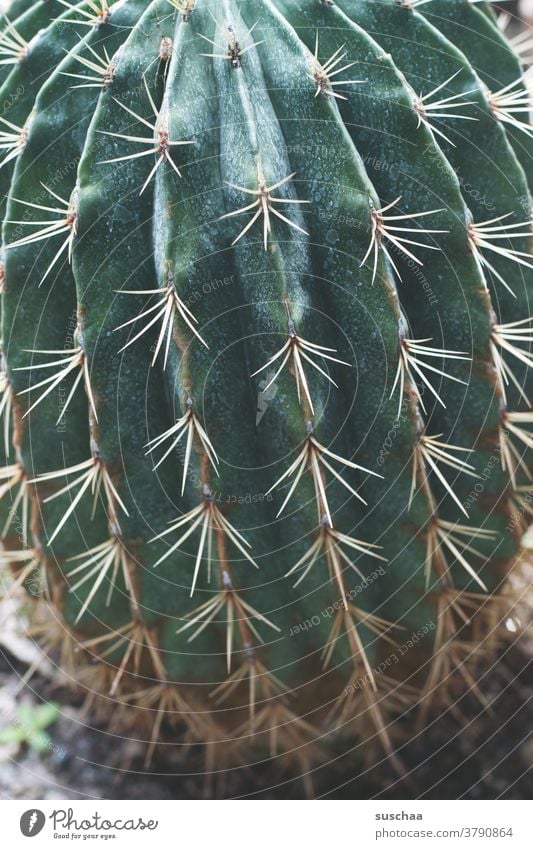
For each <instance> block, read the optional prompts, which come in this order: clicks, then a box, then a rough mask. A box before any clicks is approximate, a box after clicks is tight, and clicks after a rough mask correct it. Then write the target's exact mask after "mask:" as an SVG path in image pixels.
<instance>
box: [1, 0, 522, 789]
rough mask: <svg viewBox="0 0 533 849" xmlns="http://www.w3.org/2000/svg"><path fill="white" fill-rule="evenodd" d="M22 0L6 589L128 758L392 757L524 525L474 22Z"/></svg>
mask: <svg viewBox="0 0 533 849" xmlns="http://www.w3.org/2000/svg"><path fill="white" fill-rule="evenodd" d="M432 5H434V6H435V12H434V14H432V13H431V8H430V7H431V6H432ZM28 6H29V4H24V3H21V2H19V3H16V2H14V3H13V4H12V12H13V14H12V15H10V14H9V12H8V18H7V20H8V21H9V23H6V21H4V24H3V26H4V32H6V33H11V36H10V38H11V39H12V38H16V37H17V36H15V35H13V31H14V32H15V33H16V34H17V35H19V36H20V37H21V38H22V37H24V39H28V38H31V37H34V40H33V41H32V42H31V47H30V49H28V50H27V51H26V52H25V53H24V55H23V56H21V57H18V58H17V59H16V60H15V61H14V62H13V63H12V64H10V65H5V66H1V67H2V68H3V71H2V76H1V90H0V103H3V104H4V107H3V113H2V114H3V124H2V132H3V134H4V136H5V139H4V142H3V151H4V153H3V162H2V167H1V168H0V181H1V183H0V188H1V189H2V191H1V195H2V196H5V197H6V198H7V202H6V203H5V209H3V216H4V223H3V231H2V238H3V254H2V256H3V287H2V344H3V367H4V373H3V384H2V388H3V401H2V412H3V415H4V417H5V421H4V425H3V435H4V438H3V440H2V450H3V454H4V459H5V468H4V470H3V471H2V480H1V481H0V487H1V489H0V494H1V495H2V502H1V504H0V508H1V510H0V519H1V524H2V526H3V531H2V542H3V553H2V563H3V565H4V567H5V570H6V573H10V574H12V575H14V577H15V586H18V585H20V584H24V583H25V584H26V585H29V584H30V583H31V584H32V586H35V585H36V583H37V585H38V586H39V591H38V592H37V593H35V592H32V594H33V595H34V596H36V598H34V599H33V600H32V604H31V606H32V611H33V616H34V617H35V622H36V625H35V630H36V633H37V634H38V635H39V637H40V639H41V640H42V643H43V645H44V646H45V647H46V649H47V651H48V652H49V653H50V654H51V655H53V656H54V658H55V659H56V660H57V662H58V664H59V665H60V666H61V667H62V668H63V669H64V671H65V672H66V673H67V675H68V676H69V677H70V678H71V679H73V680H74V681H75V682H76V684H77V686H79V687H81V688H85V689H87V691H88V692H89V693H90V694H93V696H94V695H96V696H97V697H98V699H97V702H95V705H96V707H95V708H94V709H95V710H96V709H97V708H98V707H100V708H101V709H102V711H104V713H105V712H106V711H115V723H116V726H117V727H119V728H120V730H121V732H122V733H124V732H125V731H127V730H128V729H130V728H131V729H134V730H135V734H136V736H137V737H138V736H139V735H140V734H142V735H143V739H146V740H147V741H148V742H149V744H150V745H149V747H148V758H149V757H150V756H151V754H152V753H153V750H154V748H155V746H156V745H157V743H158V742H164V741H165V740H168V739H169V738H168V735H167V732H166V729H167V727H170V728H172V732H171V733H172V739H173V740H176V735H177V734H178V732H179V734H180V735H181V736H180V737H179V741H180V742H182V743H185V744H188V743H191V742H192V743H195V744H198V745H199V746H201V747H203V749H204V750H205V752H206V758H207V761H206V763H207V766H208V767H212V765H213V761H212V755H213V751H215V750H216V752H217V754H218V757H219V758H220V759H221V760H222V759H223V758H226V759H227V760H228V761H231V760H233V761H234V762H237V763H248V762H250V759H251V758H256V757H264V755H265V753H270V755H272V756H274V757H277V756H280V758H282V760H284V761H286V762H291V763H296V765H297V766H296V770H297V771H299V772H301V773H302V774H304V773H307V771H308V770H309V767H310V765H311V764H312V763H313V761H314V759H315V758H319V757H320V756H323V755H324V753H326V756H327V752H328V751H336V750H337V747H339V746H340V747H341V749H342V746H343V745H344V744H343V743H342V742H341V743H338V742H336V741H337V740H340V741H342V740H343V739H344V738H348V740H351V739H352V738H353V737H359V738H361V739H363V740H364V741H366V743H367V745H368V747H369V748H372V746H373V748H374V749H375V748H377V747H376V746H375V741H376V740H377V741H378V742H379V744H380V746H381V748H383V749H384V750H385V751H386V752H387V753H388V754H390V755H391V756H392V752H393V750H392V744H391V739H390V733H389V728H388V726H389V723H390V722H391V720H392V718H393V717H394V715H395V713H396V712H397V711H398V709H399V708H401V707H404V706H405V705H406V704H409V702H413V701H414V700H416V699H417V698H420V694H422V703H423V708H424V710H427V709H428V708H429V707H430V705H431V703H432V701H433V700H435V699H442V700H444V699H446V695H447V681H448V677H449V673H450V672H451V671H452V670H453V669H454V668H455V667H456V666H457V665H459V664H461V663H462V662H463V660H464V659H465V658H466V657H468V656H469V655H470V654H473V655H475V654H476V647H478V646H479V642H480V639H481V637H480V634H483V631H484V629H487V628H488V629H489V630H494V623H496V622H498V621H499V619H501V617H502V616H503V615H504V613H505V605H504V603H503V596H502V593H501V589H502V586H503V584H504V582H505V578H506V575H507V574H508V571H509V569H510V568H511V566H512V565H513V563H515V562H516V560H517V557H518V554H519V545H520V533H521V530H522V529H523V525H524V519H525V517H526V516H527V514H528V512H529V503H530V485H529V468H528V460H527V457H524V454H525V452H526V449H527V448H528V447H530V446H531V444H532V443H531V440H532V437H531V433H530V431H528V427H529V426H530V423H531V414H530V412H529V400H528V398H529V396H530V387H531V383H530V381H531V377H530V375H529V374H528V369H529V366H530V365H531V354H530V350H529V344H530V341H531V333H532V329H531V319H530V318H529V312H530V311H529V306H528V303H529V301H528V289H529V285H530V280H531V268H532V261H531V258H530V242H531V235H530V225H529V223H528V220H529V213H530V202H529V192H528V188H527V177H526V173H525V172H527V169H528V167H529V153H528V150H529V143H530V134H529V135H528V133H527V132H526V131H525V130H516V128H514V131H513V132H511V133H510V132H509V126H508V123H507V122H505V121H499V120H497V119H496V118H495V116H494V114H493V111H491V109H492V107H491V104H490V102H489V100H488V99H487V97H488V96H487V92H486V90H485V88H484V87H483V85H482V84H481V83H480V80H479V78H478V77H477V76H476V73H475V71H479V73H480V74H481V69H480V68H478V63H477V60H476V54H475V48H474V46H471V47H470V49H467V48H468V47H469V45H467V44H463V43H462V41H463V39H462V38H460V37H459V35H458V34H457V33H456V32H455V31H454V27H453V25H452V23H450V20H451V19H452V18H453V16H454V14H455V12H460V13H461V14H464V15H465V16H466V15H470V14H474V13H475V15H476V16H477V17H476V20H477V21H478V29H479V31H480V32H481V31H482V30H483V28H491V29H494V25H493V24H492V23H491V20H490V18H489V17H487V16H486V15H484V14H483V13H482V11H481V10H471V9H470V6H469V4H468V3H467V0H464V2H459V0H458V2H449V3H447V2H445V0H442V2H437V0H435V2H434V4H433V2H432V3H428V4H424V5H423V7H422V8H421V11H420V12H418V11H417V9H416V6H417V3H416V2H402V3H398V2H395V0H388V2H380V3H374V2H365V0H341V2H339V3H338V4H337V5H331V4H330V3H327V2H319V0H314V1H313V2H311V0H310V2H309V3H306V4H302V3H300V2H295V0H249V2H247V3H245V4H242V5H239V4H238V3H236V2H234V0H224V2H222V3H219V4H217V5H216V6H215V5H214V4H209V3H208V2H207V0H196V2H194V0H151V2H149V0H117V2H115V3H109V5H108V4H107V3H106V2H104V0H101V2H98V3H96V4H95V3H91V4H84V3H80V4H72V6H69V4H65V3H57V4H56V3H49V4H44V3H39V4H34V5H33V6H32V7H31V8H27V7H28ZM45 6H46V12H45V11H44V7H45ZM65 7H67V8H65ZM452 7H453V10H455V11H453V10H452V11H453V13H450V9H452ZM466 7H468V10H467V8H466ZM95 9H97V10H98V13H96V11H95ZM422 12H423V13H424V14H422ZM449 13H450V14H449ZM476 31H477V30H476ZM495 41H496V39H495ZM502 44H503V41H502ZM413 45H414V46H415V47H416V49H413ZM494 49H495V50H496V49H498V50H506V51H508V50H509V49H508V48H507V47H502V46H501V45H500V46H498V45H496V46H495V48H494ZM509 56H510V57H511V58H510V59H509V64H512V63H513V62H517V61H518V60H517V59H516V58H514V57H513V55H512V53H511V52H509ZM487 63H488V65H489V66H490V59H488V60H487ZM337 75H338V76H337ZM481 76H483V75H482V74H481ZM485 82H486V80H485ZM504 84H505V83H504ZM17 90H18V91H19V94H18V96H13V92H14V91H17ZM442 113H446V114H445V115H443V114H442ZM511 129H512V128H511ZM519 140H520V144H519ZM36 577H37V578H38V581H37V582H36V580H35V579H36ZM406 646H407V648H406ZM74 649H76V650H77V653H76V656H75V657H74ZM413 685H414V687H413ZM117 706H118V708H120V710H118V711H117ZM319 738H320V743H318V742H317V741H318V740H319ZM372 741H374V745H373V743H372ZM396 766H397V768H398V769H400V768H401V767H400V765H399V764H398V762H396Z"/></svg>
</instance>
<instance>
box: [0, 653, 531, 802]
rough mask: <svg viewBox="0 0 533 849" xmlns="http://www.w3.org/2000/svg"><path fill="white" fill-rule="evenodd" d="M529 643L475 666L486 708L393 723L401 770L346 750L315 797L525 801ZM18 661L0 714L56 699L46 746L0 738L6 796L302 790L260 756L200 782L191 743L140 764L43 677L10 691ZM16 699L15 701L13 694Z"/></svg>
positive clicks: (1, 676) (130, 746)
mask: <svg viewBox="0 0 533 849" xmlns="http://www.w3.org/2000/svg"><path fill="white" fill-rule="evenodd" d="M532 657H533V643H531V642H528V641H527V640H522V641H521V642H515V643H514V644H513V646H512V647H510V648H508V649H507V650H505V651H502V653H501V655H500V658H499V660H498V662H497V664H496V665H495V666H494V667H492V668H491V670H490V674H486V675H484V673H483V670H481V669H480V670H479V674H478V676H477V681H478V684H479V689H480V691H481V694H482V696H483V697H484V699H485V700H486V702H487V703H488V704H489V708H486V707H484V706H483V705H481V704H480V702H479V700H478V699H477V697H476V696H474V695H473V694H472V693H468V694H466V695H464V694H461V692H460V689H459V686H460V685H459V679H458V681H457V687H458V692H457V696H456V701H455V704H454V705H453V706H452V707H451V708H450V709H448V710H445V711H443V712H441V713H440V714H438V715H434V716H432V717H430V718H429V720H428V722H427V724H426V727H425V729H424V730H423V732H421V733H419V732H415V731H414V728H415V720H416V718H415V717H414V716H413V715H407V716H405V717H403V718H402V719H401V720H400V721H399V727H400V731H401V735H402V737H403V739H404V742H403V743H399V744H398V755H399V757H400V759H401V762H402V763H403V766H404V768H405V770H406V776H405V777H403V778H399V777H398V774H397V772H396V771H395V769H394V768H393V766H392V765H391V763H390V761H387V760H385V761H382V762H380V763H377V764H374V765H372V766H365V765H362V764H357V763H356V762H354V761H353V759H352V758H351V756H350V755H344V756H342V757H339V758H337V759H336V760H335V761H334V762H330V763H328V764H323V765H322V766H321V767H320V768H319V769H317V770H316V771H315V773H314V775H313V785H314V791H313V792H314V795H315V796H326V797H328V798H350V799H369V798H381V799H418V798H421V799H422V798H423V799H528V798H532V796H533V774H532V769H531V767H532V764H533V740H532V739H531V738H530V737H529V738H528V728H530V727H531V709H530V705H531V693H532V692H533V665H532V663H531V659H532ZM24 671H25V666H24V665H23V664H21V663H20V662H18V661H16V660H15V659H14V658H13V656H12V655H10V654H9V653H8V652H6V651H3V652H2V653H1V654H0V688H1V692H2V699H3V701H2V702H0V712H2V710H3V713H4V716H5V714H6V711H7V713H8V714H9V712H10V711H11V713H12V714H13V711H14V710H15V703H16V704H21V703H24V704H30V705H34V706H37V705H38V704H40V703H42V702H43V701H46V700H48V699H50V698H52V699H54V700H55V701H57V702H59V703H60V704H61V706H62V707H61V713H60V715H59V717H58V719H57V720H56V722H55V723H54V724H53V725H52V726H50V728H49V729H47V731H48V734H49V736H50V744H49V746H48V748H47V749H46V751H45V752H44V754H38V753H37V752H35V751H34V750H32V748H31V747H29V746H28V745H27V744H24V743H23V744H22V745H13V744H10V745H4V746H1V745H0V798H4V799H43V800H46V799H63V800H66V799H72V800H75V799H88V798H89V799H90V798H97V799H196V798H202V797H208V798H209V797H214V796H223V797H225V798H235V797H242V796H246V797H250V798H252V797H253V798H264V799H266V798H285V799H286V798H301V797H305V790H304V786H303V782H302V781H301V780H298V781H288V780H283V778H281V779H280V777H279V775H277V776H276V774H275V773H274V772H272V769H271V767H269V766H268V764H264V765H262V766H260V767H255V768H254V769H252V770H250V769H246V770H240V771H232V772H230V773H229V774H227V775H226V777H225V782H224V785H223V786H222V785H221V784H220V782H219V783H218V785H217V786H214V785H212V784H211V785H206V784H205V782H204V781H202V780H201V779H199V778H198V777H195V776H194V775H191V774H184V769H186V770H187V772H189V773H192V772H194V771H195V770H198V769H199V767H198V763H199V762H198V759H197V758H196V756H195V753H194V751H191V753H190V757H189V760H188V762H187V763H186V765H185V767H184V765H183V763H180V764H178V762H177V760H176V758H175V757H174V754H176V753H175V752H173V749H174V748H176V747H173V746H172V745H171V746H167V747H165V751H164V755H161V754H160V753H156V756H155V759H154V762H153V763H152V766H151V768H150V769H149V770H148V771H146V770H144V769H143V766H142V764H143V758H144V750H143V748H142V746H141V745H140V744H139V743H136V742H132V741H128V740H124V739H122V738H119V737H117V736H116V735H115V736H113V737H112V738H110V736H109V734H108V733H106V730H105V728H103V727H101V728H98V727H89V725H88V724H87V722H86V720H84V718H83V716H82V712H81V706H79V705H76V704H75V703H73V702H72V696H71V695H70V694H69V693H67V692H58V691H57V690H54V691H53V692H52V690H51V685H50V683H49V681H48V680H46V679H44V678H39V677H35V678H34V679H32V681H31V687H30V686H28V687H26V688H25V689H24V690H22V691H21V692H20V693H19V694H17V693H16V689H17V687H19V684H20V679H21V677H22V675H23V674H24ZM15 699H16V702H15Z"/></svg>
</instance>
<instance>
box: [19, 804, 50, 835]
mask: <svg viewBox="0 0 533 849" xmlns="http://www.w3.org/2000/svg"><path fill="white" fill-rule="evenodd" d="M45 822H46V817H45V815H44V814H43V812H42V811H39V810H38V809H37V808H31V809H30V810H29V811H24V813H23V814H22V816H21V818H20V830H21V832H22V833H23V835H24V837H35V835H36V834H39V832H40V831H42V830H43V827H44V824H45Z"/></svg>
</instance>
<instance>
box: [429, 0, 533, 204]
mask: <svg viewBox="0 0 533 849" xmlns="http://www.w3.org/2000/svg"><path fill="white" fill-rule="evenodd" d="M421 11H422V14H424V11H423V10H421ZM426 14H427V17H428V19H429V20H430V21H431V22H432V23H434V24H435V26H436V27H437V28H438V29H440V30H441V32H442V33H443V35H444V36H446V38H448V39H450V40H451V41H452V42H453V43H454V44H456V45H457V47H459V48H460V50H462V51H463V52H464V54H465V56H466V57H467V59H468V61H469V62H470V63H471V65H472V67H473V68H474V70H475V71H476V73H477V74H478V75H479V76H480V78H481V80H482V81H483V83H484V85H485V86H486V96H487V99H488V101H489V104H490V106H491V112H492V115H493V117H494V118H495V119H496V120H497V121H500V122H501V123H502V124H504V126H505V129H506V132H507V135H508V137H509V140H510V142H511V144H512V146H513V148H514V150H515V152H516V155H517V157H518V159H519V161H520V162H521V164H522V166H523V168H524V171H525V173H526V175H527V179H528V183H529V186H530V188H531V180H532V169H531V154H532V143H533V142H532V138H531V127H530V125H529V122H528V120H527V111H524V110H523V107H524V105H526V106H527V104H529V102H530V95H529V93H528V89H527V87H526V84H525V81H524V79H523V73H524V69H523V67H522V66H521V64H520V60H519V57H518V56H517V55H516V53H515V52H514V51H513V49H512V48H511V45H510V44H509V43H508V42H507V41H506V39H505V38H504V37H503V35H502V33H501V32H500V30H499V28H498V26H497V23H496V21H494V20H490V19H489V18H488V17H487V16H486V15H483V14H482V12H481V10H480V9H477V8H476V7H475V5H472V4H471V3H468V2H466V0H453V2H447V0H446V2H442V0H436V2H434V3H433V0H432V9H431V11H429V10H426Z"/></svg>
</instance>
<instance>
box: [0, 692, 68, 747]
mask: <svg viewBox="0 0 533 849" xmlns="http://www.w3.org/2000/svg"><path fill="white" fill-rule="evenodd" d="M59 712H60V708H59V705H58V704H56V703H55V702H47V703H46V704H43V705H36V706H35V705H29V704H25V703H24V702H23V703H22V704H21V705H19V707H18V709H17V715H16V718H15V719H14V721H13V722H12V723H11V724H10V725H5V726H4V727H3V728H0V746H6V745H10V744H14V745H15V746H16V747H17V748H19V747H20V746H22V745H26V746H29V748H30V749H33V750H34V751H35V752H37V754H39V755H42V754H44V753H45V752H46V751H48V750H49V749H50V748H51V747H52V738H51V737H50V735H49V734H47V732H46V729H47V728H50V726H51V725H53V724H54V722H55V721H56V720H57V718H58V716H59Z"/></svg>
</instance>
